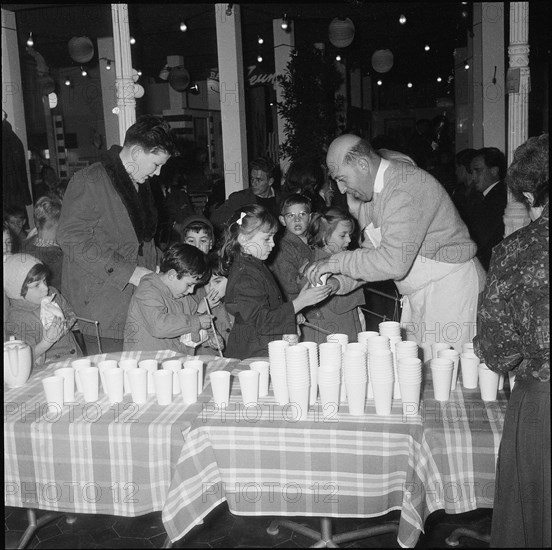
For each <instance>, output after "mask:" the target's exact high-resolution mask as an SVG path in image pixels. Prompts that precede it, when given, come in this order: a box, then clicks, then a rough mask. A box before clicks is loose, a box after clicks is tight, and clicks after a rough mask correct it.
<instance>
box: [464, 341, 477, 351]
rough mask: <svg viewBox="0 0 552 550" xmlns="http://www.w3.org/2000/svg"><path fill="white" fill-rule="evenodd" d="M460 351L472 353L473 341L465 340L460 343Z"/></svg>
mask: <svg viewBox="0 0 552 550" xmlns="http://www.w3.org/2000/svg"><path fill="white" fill-rule="evenodd" d="M462 353H474V351H473V342H466V343H465V344H462Z"/></svg>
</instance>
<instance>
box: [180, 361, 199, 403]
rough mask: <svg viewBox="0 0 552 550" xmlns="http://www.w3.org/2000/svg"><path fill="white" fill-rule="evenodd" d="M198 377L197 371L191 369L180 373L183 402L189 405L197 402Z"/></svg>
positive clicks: (187, 368) (186, 368)
mask: <svg viewBox="0 0 552 550" xmlns="http://www.w3.org/2000/svg"><path fill="white" fill-rule="evenodd" d="M197 375H198V372H197V370H196V369H191V368H189V367H184V368H183V369H182V370H181V371H180V372H179V373H178V378H179V381H180V393H181V394H182V401H184V403H187V404H188V405H189V404H191V403H195V402H196V401H197Z"/></svg>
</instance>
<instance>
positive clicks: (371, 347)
mask: <svg viewBox="0 0 552 550" xmlns="http://www.w3.org/2000/svg"><path fill="white" fill-rule="evenodd" d="M366 346H367V348H366V352H367V353H368V356H367V363H368V379H369V380H368V399H373V397H374V388H373V387H372V374H371V371H370V354H371V353H373V352H374V351H378V350H389V351H390V347H389V338H388V337H387V336H380V335H379V334H378V335H377V336H374V337H372V338H369V339H368V340H366ZM393 390H394V386H393Z"/></svg>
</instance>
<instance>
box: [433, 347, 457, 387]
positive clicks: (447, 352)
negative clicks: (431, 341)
mask: <svg viewBox="0 0 552 550" xmlns="http://www.w3.org/2000/svg"><path fill="white" fill-rule="evenodd" d="M437 357H443V358H444V359H450V360H451V361H452V364H453V365H454V368H453V370H452V381H451V384H450V391H454V390H455V389H456V380H457V379H458V361H459V360H460V354H459V353H458V352H457V351H456V350H455V349H442V350H440V351H439V352H437Z"/></svg>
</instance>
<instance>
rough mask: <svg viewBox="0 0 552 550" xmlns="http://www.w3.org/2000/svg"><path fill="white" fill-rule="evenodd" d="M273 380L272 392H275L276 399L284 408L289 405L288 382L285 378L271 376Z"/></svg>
mask: <svg viewBox="0 0 552 550" xmlns="http://www.w3.org/2000/svg"><path fill="white" fill-rule="evenodd" d="M270 379H271V380H272V390H273V391H274V399H275V401H276V403H278V405H280V406H281V407H283V406H284V405H287V404H288V403H289V392H288V386H287V380H286V377H285V375H284V376H276V375H272V374H271V375H270Z"/></svg>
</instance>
